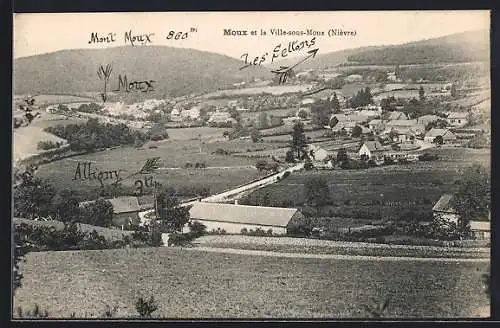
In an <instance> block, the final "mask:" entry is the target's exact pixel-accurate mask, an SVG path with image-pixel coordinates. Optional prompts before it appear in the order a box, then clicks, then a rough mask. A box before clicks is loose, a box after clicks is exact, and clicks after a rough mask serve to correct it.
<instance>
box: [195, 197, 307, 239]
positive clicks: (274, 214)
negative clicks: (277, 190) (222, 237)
mask: <svg viewBox="0 0 500 328" xmlns="http://www.w3.org/2000/svg"><path fill="white" fill-rule="evenodd" d="M189 214H190V216H191V220H192V221H198V222H200V223H202V224H204V225H205V226H206V227H207V231H212V230H217V229H220V230H225V231H226V232H227V233H231V234H239V233H241V230H242V229H247V230H255V229H257V228H260V229H263V230H264V231H268V230H269V229H271V230H272V232H273V233H275V234H285V233H286V232H287V227H288V224H289V223H290V221H291V220H292V219H294V220H296V219H300V218H303V217H304V215H303V214H302V213H301V212H300V211H299V210H298V209H296V208H281V207H263V206H248V205H235V204H220V203H205V202H197V203H195V204H194V205H193V207H191V209H190V211H189Z"/></svg>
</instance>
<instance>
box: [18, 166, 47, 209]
mask: <svg viewBox="0 0 500 328" xmlns="http://www.w3.org/2000/svg"><path fill="white" fill-rule="evenodd" d="M35 170H36V168H35V167H34V166H29V167H27V168H26V169H25V170H24V171H20V172H16V173H15V174H14V188H13V189H14V190H13V201H14V216H15V217H22V218H35V217H47V216H49V215H50V214H51V212H52V206H51V202H52V198H53V197H54V196H55V194H56V190H55V188H54V187H53V186H52V185H51V184H49V183H47V182H45V181H43V180H41V179H40V178H37V177H35V176H34V174H35Z"/></svg>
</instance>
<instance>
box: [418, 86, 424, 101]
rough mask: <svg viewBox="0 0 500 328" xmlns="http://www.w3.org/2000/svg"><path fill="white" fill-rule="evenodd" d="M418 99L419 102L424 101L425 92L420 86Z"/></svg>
mask: <svg viewBox="0 0 500 328" xmlns="http://www.w3.org/2000/svg"><path fill="white" fill-rule="evenodd" d="M418 99H420V101H424V99H425V91H424V87H423V86H420V88H419V89H418Z"/></svg>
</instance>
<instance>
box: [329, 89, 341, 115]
mask: <svg viewBox="0 0 500 328" xmlns="http://www.w3.org/2000/svg"><path fill="white" fill-rule="evenodd" d="M330 104H331V107H332V111H333V112H334V113H336V112H337V111H338V110H340V102H339V99H338V98H337V93H336V92H334V93H333V97H332V100H331V101H330Z"/></svg>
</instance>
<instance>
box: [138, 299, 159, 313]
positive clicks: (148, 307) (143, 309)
mask: <svg viewBox="0 0 500 328" xmlns="http://www.w3.org/2000/svg"><path fill="white" fill-rule="evenodd" d="M135 308H136V310H137V312H138V313H139V315H140V316H141V318H150V317H151V316H152V314H153V312H155V311H156V310H158V304H157V303H156V301H155V299H154V297H153V296H151V297H150V298H149V300H145V299H144V298H142V297H139V299H138V300H137V302H136V303H135Z"/></svg>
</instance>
